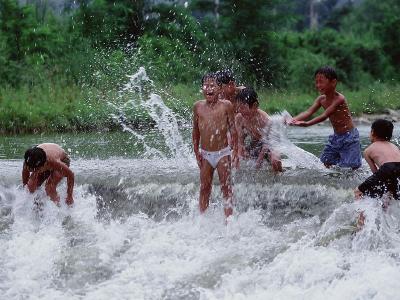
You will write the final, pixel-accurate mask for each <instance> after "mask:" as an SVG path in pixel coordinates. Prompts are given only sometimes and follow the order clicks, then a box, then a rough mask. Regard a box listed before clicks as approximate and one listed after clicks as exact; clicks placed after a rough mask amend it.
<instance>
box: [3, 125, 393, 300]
mask: <svg viewBox="0 0 400 300" xmlns="http://www.w3.org/2000/svg"><path fill="white" fill-rule="evenodd" d="M183 127H184V126H183ZM359 130H360V133H361V136H362V146H363V148H365V146H366V145H367V143H368V132H369V128H368V127H367V126H360V127H359ZM396 130H398V128H396ZM330 131H331V128H330V127H324V126H314V127H311V128H306V129H305V128H289V129H288V132H287V136H288V139H289V140H290V141H291V142H293V143H294V144H295V145H297V146H299V147H300V148H297V149H298V150H297V152H293V157H291V155H290V154H289V155H287V157H286V158H285V159H284V160H283V165H284V168H285V172H284V173H283V174H282V175H279V176H275V175H274V174H273V173H272V172H271V171H270V169H269V167H268V166H263V168H262V169H261V170H255V169H254V168H253V165H252V164H251V163H247V164H246V163H245V164H243V165H242V167H241V169H240V170H238V171H235V173H234V195H235V214H234V218H233V219H232V220H230V221H229V222H228V224H227V225H225V222H224V217H223V209H222V205H221V199H222V198H221V194H220V192H219V186H218V181H217V180H216V181H215V185H214V186H213V193H212V197H211V198H212V199H211V202H212V204H211V205H210V208H209V210H208V211H207V212H206V214H205V215H202V216H200V215H199V211H198V194H199V179H198V173H199V172H198V168H197V166H196V162H195V159H194V156H193V155H192V154H191V152H190V139H189V136H190V134H189V133H190V129H189V128H186V129H185V128H183V129H182V130H181V137H182V140H181V141H179V142H180V143H183V145H184V146H183V147H184V148H185V149H184V150H182V151H180V150H179V151H176V152H175V153H171V151H168V149H169V148H168V145H167V144H168V142H165V141H164V142H162V141H163V138H162V134H161V135H160V133H157V132H155V131H154V132H150V131H147V132H145V133H143V134H142V135H141V136H142V137H143V136H144V137H145V139H146V141H147V142H146V146H141V145H140V143H137V142H135V141H136V140H137V137H134V136H132V134H131V133H130V132H128V131H125V132H99V133H90V134H80V135H71V134H70V135H67V134H64V135H60V134H58V135H32V136H11V137H1V138H0V142H1V143H0V145H1V146H0V253H1V255H0V298H1V299H321V298H324V299H399V298H400V296H399V294H398V291H397V288H398V279H399V278H400V257H399V251H400V231H399V229H400V228H399V218H400V206H399V204H398V202H393V203H392V204H391V205H390V206H389V209H388V210H387V211H386V212H383V211H382V209H381V208H380V206H379V202H378V201H376V200H372V199H364V200H362V201H360V202H355V201H354V199H353V193H352V189H353V188H354V187H355V186H357V184H359V183H360V182H361V181H362V180H363V178H365V177H366V176H368V174H369V171H368V167H367V165H366V164H365V162H364V165H363V167H362V168H361V170H358V171H356V172H351V171H346V170H330V171H328V170H325V169H324V168H322V167H321V166H320V164H319V163H318V160H317V158H316V157H315V156H313V155H312V154H315V155H318V153H319V152H320V151H321V150H322V147H323V143H324V142H325V140H326V138H327V136H328V135H329V133H330ZM398 133H399V132H398V131H396V136H398ZM45 141H46V142H48V141H51V142H56V143H59V144H60V145H61V146H63V147H64V148H65V149H67V150H68V151H69V153H70V156H71V158H72V164H71V168H72V169H73V171H74V172H75V175H76V184H75V190H74V199H75V205H74V207H73V208H67V207H66V206H65V204H63V205H62V207H61V208H57V207H55V205H53V203H52V202H50V201H48V199H47V197H46V196H45V195H44V191H42V190H41V191H39V192H37V193H36V194H33V195H31V194H28V193H27V192H26V191H25V190H23V189H21V187H20V186H19V185H20V183H21V179H20V176H21V175H20V174H21V166H22V157H23V153H24V151H25V150H26V148H27V147H29V146H31V145H33V144H35V143H41V142H45ZM166 145H167V146H166ZM146 147H148V148H151V149H157V151H158V152H157V151H155V152H154V151H153V152H151V151H150V154H149V151H147V150H148V149H147V150H146V149H145V148H146ZM301 149H304V150H306V151H308V152H304V151H302V150H301ZM156 152H157V153H158V154H157V153H156ZM155 153H156V154H155ZM160 153H165V155H160ZM310 153H312V154H310ZM59 191H60V194H61V196H62V197H65V193H66V184H65V182H63V183H62V184H61V185H60V187H59ZM33 199H35V201H36V202H38V203H39V204H34V201H33ZM359 210H364V211H365V212H366V215H367V220H366V224H365V228H364V230H362V231H360V232H357V233H356V232H355V220H356V216H357V211H359Z"/></svg>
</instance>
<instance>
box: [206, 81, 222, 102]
mask: <svg viewBox="0 0 400 300" xmlns="http://www.w3.org/2000/svg"><path fill="white" fill-rule="evenodd" d="M202 90H203V95H204V97H205V98H206V101H207V102H217V101H218V94H219V92H220V87H219V86H218V84H217V81H216V80H215V79H214V78H207V79H206V80H204V82H203V87H202Z"/></svg>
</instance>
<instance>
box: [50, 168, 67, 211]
mask: <svg viewBox="0 0 400 300" xmlns="http://www.w3.org/2000/svg"><path fill="white" fill-rule="evenodd" d="M63 177H64V176H62V174H61V173H60V172H58V171H53V172H52V173H51V175H50V177H49V179H48V180H47V182H46V193H47V196H49V197H50V199H51V200H52V201H53V202H55V203H56V204H59V203H60V196H59V195H58V193H57V189H56V188H57V185H58V184H59V183H60V181H61V180H62V179H63Z"/></svg>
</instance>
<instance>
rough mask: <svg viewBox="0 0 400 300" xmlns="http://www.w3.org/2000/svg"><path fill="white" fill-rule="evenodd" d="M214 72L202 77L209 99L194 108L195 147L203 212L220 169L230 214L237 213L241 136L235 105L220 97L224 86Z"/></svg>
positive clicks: (228, 213) (193, 135) (204, 90)
mask: <svg viewBox="0 0 400 300" xmlns="http://www.w3.org/2000/svg"><path fill="white" fill-rule="evenodd" d="M216 79H217V76H216V74H214V73H211V74H207V75H205V76H204V77H203V79H202V90H203V95H204V97H205V100H200V101H197V102H196V103H195V104H194V107H193V132H192V140H193V148H194V153H195V155H196V160H197V164H198V166H199V168H200V198H199V207H200V212H201V213H203V212H204V211H205V210H206V209H207V208H208V206H209V199H210V195H211V188H212V179H213V175H214V170H215V169H217V172H218V177H219V182H220V185H221V190H222V193H223V197H224V213H225V216H226V217H229V216H230V215H231V214H232V212H233V203H232V183H231V156H232V157H233V158H236V153H237V135H236V130H235V124H234V111H233V105H232V103H231V102H230V101H228V100H225V99H218V98H219V94H220V87H219V85H218V84H217V80H216ZM228 132H229V133H230V136H231V137H232V142H233V143H232V145H233V153H232V149H231V147H230V146H229V144H228V137H227V136H228Z"/></svg>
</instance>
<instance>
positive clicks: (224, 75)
mask: <svg viewBox="0 0 400 300" xmlns="http://www.w3.org/2000/svg"><path fill="white" fill-rule="evenodd" d="M231 81H233V82H235V77H234V76H233V72H232V71H231V70H229V69H225V70H221V71H218V72H217V83H218V85H221V84H228V83H229V82H231Z"/></svg>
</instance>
